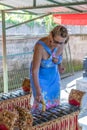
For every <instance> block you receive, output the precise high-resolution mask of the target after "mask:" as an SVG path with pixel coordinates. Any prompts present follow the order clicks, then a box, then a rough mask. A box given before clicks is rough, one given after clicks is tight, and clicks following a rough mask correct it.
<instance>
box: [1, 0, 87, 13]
mask: <svg viewBox="0 0 87 130" xmlns="http://www.w3.org/2000/svg"><path fill="white" fill-rule="evenodd" d="M0 4H1V5H5V6H8V7H9V9H10V8H16V9H18V8H19V9H27V11H30V12H32V13H37V14H44V13H45V14H46V13H78V12H79V13H83V12H87V0H0Z"/></svg>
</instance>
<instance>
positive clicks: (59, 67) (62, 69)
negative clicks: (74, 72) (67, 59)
mask: <svg viewBox="0 0 87 130" xmlns="http://www.w3.org/2000/svg"><path fill="white" fill-rule="evenodd" d="M58 69H59V72H60V73H61V74H62V73H64V72H65V68H64V67H62V65H61V64H59V65H58Z"/></svg>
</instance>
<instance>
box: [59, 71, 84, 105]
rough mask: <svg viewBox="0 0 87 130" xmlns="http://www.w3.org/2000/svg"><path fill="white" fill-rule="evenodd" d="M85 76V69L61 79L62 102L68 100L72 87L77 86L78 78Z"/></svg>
mask: <svg viewBox="0 0 87 130" xmlns="http://www.w3.org/2000/svg"><path fill="white" fill-rule="evenodd" d="M82 76H83V71H80V72H75V73H74V75H72V76H70V77H67V78H64V79H62V80H61V97H60V99H61V103H64V102H68V96H69V93H70V91H71V89H72V88H76V80H77V79H80V78H81V77H82Z"/></svg>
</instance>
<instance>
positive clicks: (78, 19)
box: [53, 13, 87, 25]
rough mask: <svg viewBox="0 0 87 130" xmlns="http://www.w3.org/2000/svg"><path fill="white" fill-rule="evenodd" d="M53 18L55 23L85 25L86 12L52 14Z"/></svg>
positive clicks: (86, 20) (86, 23)
mask: <svg viewBox="0 0 87 130" xmlns="http://www.w3.org/2000/svg"><path fill="white" fill-rule="evenodd" d="M53 20H54V22H55V23H57V24H64V25H87V13H84V14H54V15H53Z"/></svg>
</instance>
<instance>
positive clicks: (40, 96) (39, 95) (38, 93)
mask: <svg viewBox="0 0 87 130" xmlns="http://www.w3.org/2000/svg"><path fill="white" fill-rule="evenodd" d="M36 93H37V95H36V98H35V99H36V101H37V102H40V101H41V100H42V95H41V92H40V91H37V92H36Z"/></svg>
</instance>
